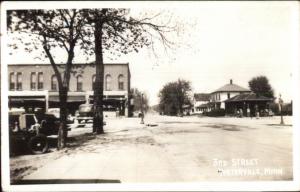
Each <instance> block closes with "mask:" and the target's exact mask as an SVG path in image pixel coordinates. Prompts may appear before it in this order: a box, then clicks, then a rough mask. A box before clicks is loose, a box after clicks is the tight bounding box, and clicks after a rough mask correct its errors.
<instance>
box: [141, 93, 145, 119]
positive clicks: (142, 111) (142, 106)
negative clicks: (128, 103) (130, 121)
mask: <svg viewBox="0 0 300 192" xmlns="http://www.w3.org/2000/svg"><path fill="white" fill-rule="evenodd" d="M141 124H144V94H143V93H142V94H141Z"/></svg>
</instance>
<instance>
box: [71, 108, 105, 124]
mask: <svg viewBox="0 0 300 192" xmlns="http://www.w3.org/2000/svg"><path fill="white" fill-rule="evenodd" d="M93 110H94V108H93V105H92V104H81V105H79V109H78V112H76V115H75V116H76V119H77V120H78V123H79V124H85V123H88V122H93V119H94V113H93ZM103 125H106V122H105V121H103Z"/></svg>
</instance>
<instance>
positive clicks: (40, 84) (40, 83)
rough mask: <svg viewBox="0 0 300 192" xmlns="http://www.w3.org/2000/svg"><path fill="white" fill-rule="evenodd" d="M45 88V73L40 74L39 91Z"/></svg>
mask: <svg viewBox="0 0 300 192" xmlns="http://www.w3.org/2000/svg"><path fill="white" fill-rule="evenodd" d="M43 88H44V75H43V72H38V89H39V90H41V89H43Z"/></svg>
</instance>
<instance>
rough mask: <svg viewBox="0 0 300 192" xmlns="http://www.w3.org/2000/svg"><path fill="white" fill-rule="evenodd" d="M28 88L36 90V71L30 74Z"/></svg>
mask: <svg viewBox="0 0 300 192" xmlns="http://www.w3.org/2000/svg"><path fill="white" fill-rule="evenodd" d="M30 88H31V90H36V73H35V72H31V75H30Z"/></svg>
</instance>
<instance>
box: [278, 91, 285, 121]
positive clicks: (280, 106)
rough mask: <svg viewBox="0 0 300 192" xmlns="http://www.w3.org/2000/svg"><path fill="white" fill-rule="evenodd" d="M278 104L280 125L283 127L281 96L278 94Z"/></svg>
mask: <svg viewBox="0 0 300 192" xmlns="http://www.w3.org/2000/svg"><path fill="white" fill-rule="evenodd" d="M278 103H279V110H280V125H284V121H283V115H282V105H283V100H282V99H281V94H279V99H278Z"/></svg>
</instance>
